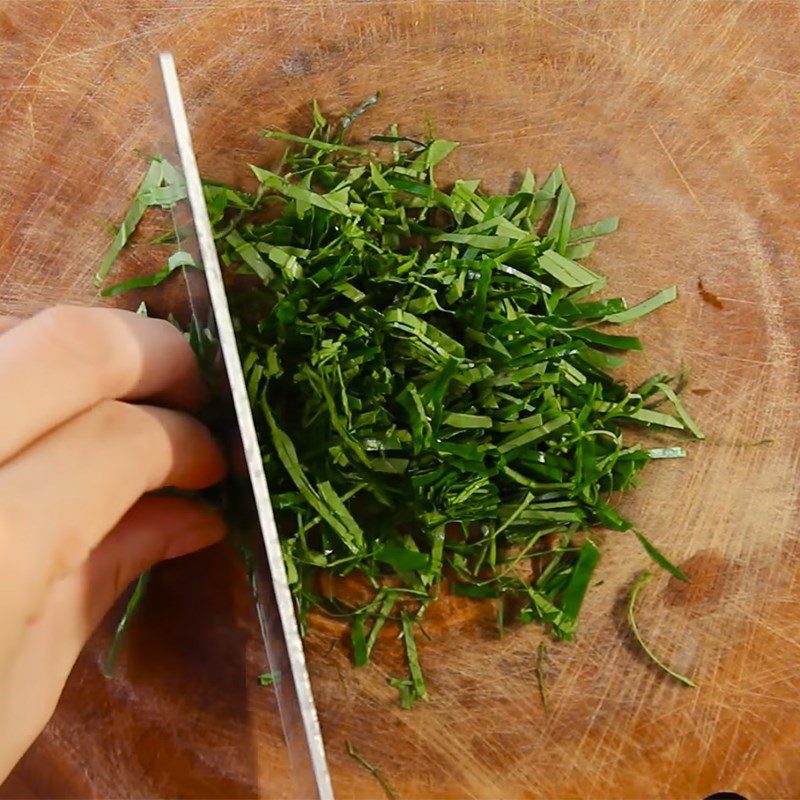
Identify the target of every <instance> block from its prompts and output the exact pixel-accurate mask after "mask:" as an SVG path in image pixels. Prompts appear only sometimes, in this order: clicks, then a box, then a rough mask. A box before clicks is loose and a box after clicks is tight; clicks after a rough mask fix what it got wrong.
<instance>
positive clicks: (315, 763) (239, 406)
mask: <svg viewBox="0 0 800 800" xmlns="http://www.w3.org/2000/svg"><path fill="white" fill-rule="evenodd" d="M158 61H159V66H160V68H161V74H162V78H163V82H164V94H165V97H166V101H167V107H168V110H169V114H170V117H171V120H172V124H173V127H174V131H175V139H176V145H177V148H178V155H179V157H180V161H181V165H182V167H183V171H184V176H185V179H186V192H187V195H188V199H189V204H190V206H191V210H192V216H193V218H194V226H195V232H196V235H197V242H198V247H199V250H200V256H201V260H202V262H203V267H204V271H205V280H206V281H207V283H208V291H209V294H210V298H211V305H212V308H213V311H214V317H215V319H216V322H217V328H218V331H217V333H218V337H219V343H220V348H221V350H222V355H223V360H224V362H225V369H226V372H227V375H228V381H229V384H230V389H231V395H232V397H233V404H234V409H235V411H236V417H237V420H238V423H239V429H240V433H241V437H242V445H243V448H244V453H245V459H246V461H247V469H248V473H249V476H250V482H251V485H252V487H253V495H254V498H255V505H256V511H257V514H258V521H259V524H260V528H261V533H262V537H263V540H264V547H265V550H266V554H267V561H268V564H269V571H270V574H271V576H272V589H273V591H274V595H275V600H276V603H277V606H278V612H279V615H280V621H281V624H282V626H283V634H284V639H285V645H286V651H287V653H288V657H289V664H290V667H291V672H292V680H293V682H294V688H295V692H296V696H297V702H298V704H299V710H300V716H301V719H302V723H303V729H304V732H305V738H306V742H307V745H308V752H309V755H310V758H311V765H312V769H313V773H314V779H315V781H316V786H317V792H318V794H319V798H320V800H332V798H333V789H332V786H331V780H330V773H329V771H328V764H327V759H326V756H325V747H324V743H323V740H322V732H321V730H320V727H319V720H318V718H317V711H316V706H315V705H314V697H313V694H312V691H311V681H310V679H309V676H308V670H307V668H306V662H305V654H304V652H303V643H302V640H301V638H300V632H299V630H298V627H297V619H296V617H295V611H294V603H293V600H292V595H291V591H290V589H289V583H288V579H287V576H286V568H285V566H284V563H283V555H282V553H281V546H280V539H279V538H278V531H277V528H276V526H275V519H274V516H273V511H272V504H271V502H270V499H269V489H268V486H267V481H266V476H265V474H264V465H263V462H262V460H261V451H260V448H259V445H258V437H257V434H256V430H255V423H254V422H253V415H252V411H251V409H250V403H249V400H248V396H247V389H246V386H245V380H244V374H243V370H242V365H241V361H240V359H239V352H238V348H237V345H236V336H235V333H234V330H233V325H232V323H231V317H230V310H229V307H228V300H227V297H226V294H225V286H224V284H223V280H222V272H221V270H220V266H219V261H218V259H217V251H216V247H215V245H214V238H213V234H212V232H211V223H210V221H209V218H208V210H207V208H206V204H205V198H204V195H203V189H202V184H201V182H200V174H199V172H198V169H197V162H196V160H195V156H194V150H193V148H192V140H191V134H190V132H189V125H188V122H187V119H186V110H185V107H184V104H183V97H182V94H181V90H180V84H179V82H178V75H177V71H176V69H175V62H174V60H173V57H172V54H171V53H161V54H160V55H159V58H158ZM190 289H191V286H190ZM190 294H191V291H190ZM259 621H260V623H261V624H262V630H263V624H264V619H263V609H261V607H260V606H259ZM265 644H268V643H267V642H265ZM282 678H283V676H282ZM290 755H291V748H290Z"/></svg>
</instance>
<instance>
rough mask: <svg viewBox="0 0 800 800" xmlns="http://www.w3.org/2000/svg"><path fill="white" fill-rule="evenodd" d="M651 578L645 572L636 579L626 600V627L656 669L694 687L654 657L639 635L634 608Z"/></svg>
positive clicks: (689, 681) (691, 682)
mask: <svg viewBox="0 0 800 800" xmlns="http://www.w3.org/2000/svg"><path fill="white" fill-rule="evenodd" d="M651 577H652V576H651V575H650V573H649V572H647V571H645V572H643V573H642V574H641V576H640V577H639V578H638V579H637V581H636V583H634V584H633V588H632V589H631V594H630V599H629V600H628V625H630V629H631V632H632V633H633V636H634V638H635V639H636V641H637V642H639V645H640V646H641V648H642V650H644V652H645V654H646V655H647V657H648V658H649V659H650V660H651V661H652V662H653V663H654V664H655V665H656V666H658V667H660V668H661V669H662V670H664V672H666V673H667V675H671V676H672V677H673V678H675V680H676V681H680V682H681V683H682V684H684V685H685V686H691V687H693V688H694V687H696V686H697V684H696V683H695V682H694V681H693V680H691V679H690V678H687V677H686V676H685V675H681V674H680V673H679V672H675V671H674V670H673V669H670V668H669V667H668V666H667V665H666V664H665V663H664V662H663V661H662V660H661V659H660V658H658V656H656V655H655V654H654V653H653V651H652V650H651V649H650V648H649V647H648V646H647V644H645V641H644V639H642V635H641V634H640V633H639V626H638V625H637V624H636V618H635V616H634V609H635V606H636V598H637V597H638V596H639V592H640V591H641V590H642V587H643V586H644V585H645V584H646V583H647V582H648V581H649V580H650V578H651Z"/></svg>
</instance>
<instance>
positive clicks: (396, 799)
mask: <svg viewBox="0 0 800 800" xmlns="http://www.w3.org/2000/svg"><path fill="white" fill-rule="evenodd" d="M345 745H346V747H347V754H348V755H349V756H351V757H352V758H354V759H355V760H356V761H358V763H359V764H361V766H362V767H364V769H365V770H367V771H368V772H371V773H372V776H373V777H374V778H375V780H376V781H378V783H379V784H380V785H381V789H383V791H384V794H385V795H386V796H387V797H388V798H389V800H400V795H399V794H397V792H396V791H395V790H394V788H393V787H392V785H391V784H390V783H389V781H387V780H386V778H385V777H384V775H383V773H382V772H381V770H380V769H379V768H378V767H375V766H373V765H372V764H370V763H369V761H367V760H366V759H365V758H364V756H362V755H361V753H359V752H358V750H356V749H355V747H353V744H352V742H351V741H350V740H349V739H348V740H347V741H346V742H345Z"/></svg>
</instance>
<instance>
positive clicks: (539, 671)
mask: <svg viewBox="0 0 800 800" xmlns="http://www.w3.org/2000/svg"><path fill="white" fill-rule="evenodd" d="M546 661H547V643H546V642H544V641H541V642H539V646H538V647H537V648H536V668H535V669H536V685H537V687H538V689H539V697H541V699H542V708H544V711H545V713H547V685H546V683H545V676H544V665H545V662H546Z"/></svg>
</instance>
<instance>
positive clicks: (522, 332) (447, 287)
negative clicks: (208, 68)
mask: <svg viewBox="0 0 800 800" xmlns="http://www.w3.org/2000/svg"><path fill="white" fill-rule="evenodd" d="M376 100H377V95H375V96H374V97H371V98H369V99H368V100H367V101H366V102H365V103H363V104H362V105H361V106H359V107H358V108H357V109H356V110H355V111H353V112H352V113H351V114H349V115H348V116H346V117H345V118H344V119H343V121H342V122H341V123H340V124H339V125H336V124H333V123H331V122H329V121H328V120H327V119H326V118H325V117H324V116H323V114H322V113H321V112H320V109H319V107H318V106H317V105H316V104H314V105H313V106H312V127H311V130H310V131H309V132H308V133H307V135H298V134H295V133H287V132H279V131H265V132H264V135H265V136H266V137H268V138H270V139H276V140H282V141H285V142H287V146H288V148H289V149H288V150H287V152H286V154H285V156H284V158H283V160H282V161H281V164H280V166H279V167H278V168H276V170H275V171H272V170H269V169H265V168H263V167H261V166H258V165H253V166H252V167H251V169H252V172H253V174H254V175H255V177H256V179H257V180H258V182H259V188H258V190H257V192H255V193H250V192H245V191H241V190H238V189H236V188H234V187H232V186H227V185H225V184H222V183H219V182H217V181H210V180H204V182H203V189H204V192H205V197H206V202H207V205H208V208H209V216H210V219H211V223H212V229H213V234H214V240H215V243H216V246H217V249H218V252H219V256H220V261H221V263H222V265H223V268H224V269H225V270H226V272H227V273H228V275H227V276H226V277H228V278H230V280H231V283H230V292H229V294H230V297H229V299H230V305H231V310H232V313H233V315H234V319H235V323H236V326H237V330H238V341H239V345H240V350H241V356H242V363H243V366H244V370H245V373H246V374H245V377H246V381H247V387H248V393H249V397H250V401H251V405H252V408H253V415H254V420H255V423H256V427H257V430H258V433H259V437H260V441H261V445H262V449H263V457H264V468H265V472H266V474H267V478H268V481H269V485H270V488H271V490H272V493H273V495H272V496H273V505H274V508H275V514H276V517H277V519H278V523H279V530H280V531H281V537H282V547H283V555H284V560H285V562H286V566H287V573H288V575H289V579H290V585H291V587H292V591H293V593H294V599H295V603H296V607H297V611H298V618H299V622H300V626H301V629H303V630H305V629H306V622H307V617H308V613H309V611H310V610H311V609H312V608H321V609H322V610H323V611H325V612H327V613H330V614H332V615H336V616H342V615H344V616H346V617H348V618H349V619H350V621H351V637H350V641H351V646H352V653H353V660H354V662H355V663H356V664H358V665H361V664H366V663H367V662H368V661H369V659H370V657H371V655H372V654H373V651H374V648H375V647H376V646H377V642H378V634H379V633H380V631H381V630H382V628H383V627H384V625H385V623H386V622H387V621H388V620H390V619H391V620H392V621H393V623H399V625H400V628H401V636H402V639H403V644H404V647H405V655H406V660H407V665H408V671H409V672H408V678H407V679H399V678H393V679H391V681H390V683H391V685H393V686H394V687H395V688H397V689H398V692H399V694H400V701H401V704H402V705H403V706H404V707H410V706H411V705H412V704H413V703H414V701H416V700H418V699H424V700H426V699H427V698H428V694H427V690H426V687H425V682H424V678H423V673H422V669H421V666H420V662H419V656H418V653H417V642H416V641H415V632H416V631H421V632H422V633H423V634H424V633H425V632H424V630H423V629H422V627H421V624H420V620H421V617H422V614H423V612H424V610H425V608H426V605H427V604H429V603H431V602H434V601H435V598H436V596H437V594H438V592H439V591H442V590H443V587H447V586H450V585H452V591H453V592H454V593H455V594H458V595H462V596H465V597H472V598H478V599H480V598H493V599H495V600H496V601H497V607H498V628H499V630H500V631H501V632H502V630H503V629H504V628H505V627H506V626H507V625H508V624H509V623H510V622H511V620H508V619H506V611H507V610H509V609H512V608H514V609H520V610H519V613H518V619H519V620H520V621H521V622H533V621H539V622H541V623H543V624H544V625H546V626H547V627H548V628H549V629H550V631H551V632H552V633H553V635H555V636H557V637H559V638H563V639H570V638H572V637H573V636H574V634H575V632H576V630H577V621H578V616H579V612H580V608H581V605H582V603H583V600H584V597H585V594H586V592H587V589H588V587H589V585H590V583H591V580H592V574H593V571H594V569H595V567H596V565H597V563H598V560H599V557H600V552H599V550H598V548H597V546H596V545H595V544H594V543H593V542H592V541H590V540H588V539H586V538H585V536H583V535H582V536H581V538H580V539H576V537H577V535H578V534H579V533H581V532H585V531H587V530H589V529H590V528H592V527H593V526H596V525H602V526H604V527H606V528H609V529H611V530H616V531H628V530H630V529H631V528H632V527H633V524H632V523H631V522H630V521H628V520H626V519H624V518H623V517H622V516H620V514H619V513H618V512H617V511H616V510H615V508H613V507H612V505H611V504H610V501H609V497H617V496H619V494H620V493H621V492H624V491H625V490H627V489H629V488H630V487H632V486H634V485H636V481H637V474H638V472H639V471H640V470H641V469H642V468H643V467H644V466H645V465H646V464H647V463H648V462H649V461H650V460H652V459H660V460H665V459H672V458H682V457H684V456H685V455H686V453H685V450H684V449H683V448H682V447H679V446H672V447H660V448H659V447H656V448H652V449H649V450H648V449H645V448H644V447H643V446H642V445H640V444H637V443H635V442H631V441H630V440H629V435H630V434H629V431H630V428H632V427H635V426H638V427H639V428H647V427H650V426H654V427H658V428H662V429H667V430H671V431H673V432H675V433H683V434H688V435H691V436H694V437H696V438H702V433H701V432H700V430H699V428H698V427H697V425H696V424H695V423H694V421H693V419H692V418H691V416H690V415H689V414H688V412H687V411H686V409H685V408H684V407H683V405H682V404H681V402H680V400H679V398H678V393H679V391H680V388H681V386H682V382H683V381H682V378H680V377H677V378H672V379H670V378H667V377H666V376H665V375H664V374H663V373H660V374H658V375H654V376H653V377H652V378H650V379H648V380H647V381H645V382H644V383H642V384H641V385H640V386H639V387H638V388H636V389H634V390H631V389H629V388H628V387H627V386H626V385H625V384H624V383H622V382H621V381H619V380H618V379H617V378H615V377H614V375H613V374H612V373H613V370H614V369H616V368H617V367H619V366H620V365H621V364H622V363H623V359H622V357H621V355H619V352H621V351H632V352H634V353H635V351H638V350H640V349H641V348H642V342H641V341H640V340H639V339H638V338H637V337H635V336H631V335H622V336H620V335H616V334H611V333H609V332H608V326H607V323H613V324H614V325H619V324H623V323H627V322H633V321H635V320H637V319H639V318H640V317H642V316H644V315H646V314H648V313H650V312H652V311H655V310H656V309H658V308H659V307H661V306H662V305H664V304H665V303H668V302H671V301H672V300H674V299H675V298H676V290H675V287H670V288H667V289H664V290H663V291H661V292H659V293H657V294H655V295H654V296H652V297H650V298H649V299H647V300H645V301H644V302H642V303H639V304H638V305H635V306H633V307H632V308H628V307H627V306H626V304H625V301H624V299H623V298H620V297H612V298H609V299H592V296H593V295H595V294H596V293H597V292H599V291H601V290H602V289H603V288H604V286H605V282H606V281H605V278H604V277H603V276H601V275H598V274H597V273H596V272H595V271H593V270H590V269H588V268H587V267H586V266H584V265H583V264H582V263H581V261H582V259H585V258H586V257H588V256H589V255H590V254H591V252H592V249H593V246H594V241H592V240H594V239H595V238H597V237H600V236H603V235H606V234H608V233H611V232H613V231H614V230H615V229H616V228H617V224H618V219H617V218H616V217H609V218H608V219H605V220H602V221H600V222H597V223H594V224H590V225H583V226H580V227H574V226H573V219H574V216H575V214H576V200H575V197H574V195H573V193H572V191H571V189H570V187H569V185H568V183H567V180H566V178H565V175H564V171H563V169H562V167H561V166H558V167H556V168H555V169H554V170H553V172H552V173H551V174H550V175H549V176H548V177H547V179H546V180H545V181H544V183H543V184H542V185H541V186H539V187H538V188H537V186H536V180H535V178H534V176H533V174H532V173H531V172H530V171H528V172H526V173H525V176H524V178H523V180H522V182H521V185H520V187H519V190H518V191H516V192H514V193H512V194H508V195H490V194H488V193H486V192H485V191H484V190H483V189H482V188H481V184H480V182H479V181H477V180H456V181H455V182H454V183H453V184H452V186H450V187H443V186H440V185H439V183H438V182H437V180H436V172H437V169H438V168H439V165H440V164H441V162H442V161H443V160H444V159H445V158H447V157H448V156H449V155H450V154H451V153H452V152H453V150H455V149H456V147H457V146H458V145H457V143H456V142H452V141H448V140H445V139H430V140H428V141H422V140H419V139H415V138H411V137H405V136H402V135H400V134H399V133H398V131H397V129H396V128H391V129H390V130H389V132H388V134H387V135H381V136H375V137H372V139H371V140H370V144H369V147H355V146H351V145H350V144H347V143H346V142H345V141H344V138H345V133H347V132H348V131H349V129H350V128H351V126H352V124H353V122H354V120H355V119H356V118H358V117H360V115H361V114H362V113H363V112H364V111H366V110H367V109H368V108H369V107H370V106H371V105H372V104H373V103H374V102H375V101H376ZM373 147H377V148H383V149H384V150H386V151H388V152H386V153H385V154H383V153H382V152H381V153H379V152H375V151H374V150H373V149H371V148H373ZM382 155H383V156H384V157H382ZM185 194H186V192H185V186H184V184H183V181H182V179H181V177H180V174H179V172H178V171H177V170H176V169H175V168H174V167H173V166H172V165H171V164H169V163H168V162H167V161H165V160H163V159H158V158H157V159H153V160H152V161H151V163H150V165H149V167H148V170H147V174H146V175H145V178H144V180H143V181H142V183H141V185H140V187H139V190H138V192H137V193H136V196H135V198H134V202H133V205H132V207H131V210H130V211H129V213H128V215H127V216H126V217H125V220H124V221H123V223H122V225H121V226H120V228H119V229H117V230H115V232H114V234H113V237H114V238H113V241H112V243H111V246H110V248H109V251H108V253H107V254H106V257H105V259H104V260H103V264H102V265H101V268H100V270H99V271H98V275H97V280H98V283H102V281H103V280H104V279H105V278H106V276H107V273H108V271H109V269H110V267H111V264H112V263H113V261H114V260H115V258H116V257H117V255H118V254H119V252H120V250H121V249H122V247H124V246H125V244H126V243H128V242H129V239H130V236H131V234H132V233H133V231H134V230H135V228H136V226H137V224H138V223H139V220H140V219H141V218H142V215H143V213H144V211H145V209H146V208H147V207H148V206H155V207H165V208H170V207H171V206H172V205H174V204H175V203H177V202H182V201H183V198H184V197H185ZM182 236H183V234H181V233H180V232H178V231H175V232H174V233H171V234H167V235H165V236H160V237H158V238H157V240H156V241H157V242H162V243H163V242H165V241H177V242H180V240H181V238H182ZM190 261H191V259H190V257H189V256H188V254H186V253H185V252H184V251H179V252H178V253H176V254H175V255H174V256H173V257H172V258H170V259H169V260H168V262H167V264H166V265H165V266H164V267H163V268H162V269H161V270H160V271H158V272H156V273H155V274H153V275H150V276H137V277H134V278H132V279H129V280H127V281H125V282H123V283H121V284H118V285H117V286H113V287H111V288H109V289H107V290H106V291H105V293H106V294H109V295H116V294H119V293H121V292H124V291H126V290H128V289H133V288H137V289H140V288H145V287H148V286H156V285H157V284H159V283H161V282H162V281H164V280H166V279H167V278H168V277H169V276H170V275H171V274H172V272H173V271H174V270H176V269H177V268H178V267H180V266H193V264H192V263H190ZM237 276H242V277H243V278H244V279H245V283H243V284H239V283H238V282H237V280H236V277H237ZM240 285H241V287H242V288H239V287H240ZM604 325H606V327H605V328H604V327H601V326H604ZM190 342H191V343H192V344H193V346H195V347H196V348H197V349H198V350H201V349H202V351H203V353H204V354H205V355H204V357H205V358H206V359H208V358H210V357H212V356H213V354H214V353H215V348H214V347H213V344H214V343H213V341H211V340H210V339H209V338H208V336H207V334H206V333H205V332H202V331H198V330H195V329H193V330H192V331H191V332H190ZM613 351H617V352H613ZM667 401H668V402H669V403H671V405H672V407H673V409H674V413H668V412H667V411H664V410H660V408H659V409H657V408H656V406H658V405H659V404H660V403H664V404H666V403H667ZM453 527H455V528H456V529H458V530H459V532H458V533H456V534H452V535H451V533H450V530H451V528H453ZM636 536H637V537H638V538H639V541H640V542H641V544H642V546H643V547H644V549H645V551H646V552H647V553H648V554H649V555H650V557H651V558H653V560H654V561H655V562H656V563H658V564H659V565H660V566H662V567H663V568H664V569H667V570H668V571H670V572H671V573H672V574H674V575H676V576H678V577H681V576H682V573H680V570H678V569H677V568H676V567H674V566H673V565H672V564H671V562H670V561H669V560H668V559H667V558H666V557H665V556H664V555H663V554H661V553H660V551H659V550H657V549H656V548H655V546H654V545H653V544H652V543H650V542H649V540H648V539H646V538H645V537H644V535H643V534H641V533H639V532H638V531H637V532H636ZM552 541H556V544H555V545H553V544H552ZM545 542H550V544H548V545H547V547H546V549H545ZM580 542H582V543H580ZM531 560H532V561H533V563H534V564H535V565H536V569H535V570H534V577H531V574H530V571H527V570H525V569H524V568H523V562H527V563H530V562H531ZM321 570H328V571H330V572H331V573H333V574H334V575H335V576H339V577H344V576H346V575H350V574H351V573H360V574H361V575H362V576H363V577H364V578H365V579H366V581H367V582H368V585H369V586H371V587H372V590H371V591H372V594H371V595H369V596H368V597H367V599H366V600H365V601H363V602H362V603H353V602H345V601H344V600H343V599H342V598H339V597H323V596H321V595H320V593H319V592H318V591H317V590H316V589H315V588H314V587H316V586H317V585H318V582H317V580H316V575H317V573H318V572H319V571H321ZM445 578H450V579H452V580H443V579H445ZM506 599H509V600H513V601H514V602H509V603H508V604H506V603H505V600H506ZM121 624H122V623H121ZM123 629H124V626H123Z"/></svg>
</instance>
